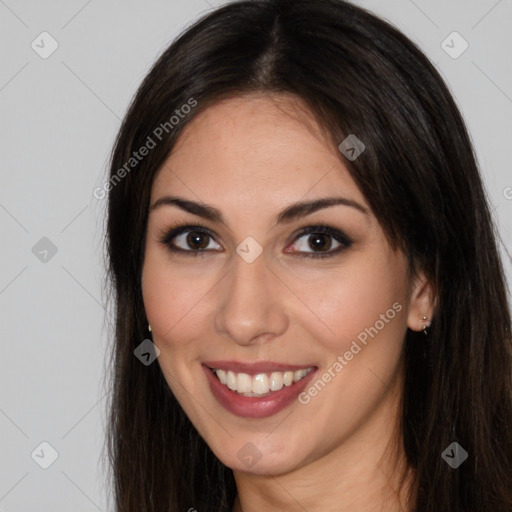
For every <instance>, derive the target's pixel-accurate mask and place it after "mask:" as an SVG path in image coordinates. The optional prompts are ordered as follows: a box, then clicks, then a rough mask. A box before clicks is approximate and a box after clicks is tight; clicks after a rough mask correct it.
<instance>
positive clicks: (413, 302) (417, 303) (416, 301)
mask: <svg viewBox="0 0 512 512" xmlns="http://www.w3.org/2000/svg"><path fill="white" fill-rule="evenodd" d="M435 302H436V301H435V293H434V287H433V286H432V284H431V283H430V281H429V280H428V279H427V278H426V277H425V275H424V274H423V273H422V272H420V273H418V274H417V275H416V276H415V277H414V279H413V283H412V286H411V291H410V297H409V307H408V312H407V327H409V329H411V330H413V331H421V330H423V326H424V325H425V326H427V327H428V326H429V325H430V323H431V322H432V317H433V315H434V311H435ZM423 317H427V319H426V320H423Z"/></svg>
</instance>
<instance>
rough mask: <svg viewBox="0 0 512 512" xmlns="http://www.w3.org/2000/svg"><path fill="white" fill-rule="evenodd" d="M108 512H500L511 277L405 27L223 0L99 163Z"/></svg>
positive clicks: (431, 74)
mask: <svg viewBox="0 0 512 512" xmlns="http://www.w3.org/2000/svg"><path fill="white" fill-rule="evenodd" d="M108 189H109V211H108V226H107V247H108V257H109V277H110V279H111V282H112V285H113V297H114V300H115V304H116V329H115V339H114V351H113V358H114V360H113V375H112V389H113V395H112V401H111V405H110V411H111V416H110V425H109V431H108V442H109V444H108V448H109V455H110V461H111V464H112V470H113V473H112V477H113V483H114V492H115V501H116V510H117V511H118V512H128V511H130V512H132V511H135V510H137V511H146V510H147V511H150V510H151V511H163V510H169V511H178V510H179V511H181V510H189V511H192V510H197V511H198V512H200V511H230V512H231V511H234V512H241V511H243V512H252V511H256V510H258V511H261V510H265V511H274V510H276V511H277V510H290V511H291V510H307V511H309V512H314V511H316V510H322V511H331V510H332V511H335V510H336V511H338V510H343V511H344V512H352V511H362V510H365V511H381V510H382V511H399V510H404V511H416V512H426V511H436V512H439V511H464V512H469V511H479V512H486V511H491V510H492V511H493V512H496V511H499V512H505V511H510V510H512V481H511V478H512V477H511V475H512V434H511V429H510V425H511V424H512V389H511V378H510V376H511V369H512V364H511V361H512V356H511V344H510V317H509V313H508V306H507V299H506V289H505V285H504V277H503V270H502V266H501V262H500V259H499V256H498V252H497V248H496V241H495V237H494V232H493V225H492V222H491V217H490V213H489V207H488V203H487V200H486V196H485V193H484V190H483V187H482V182H481V178H480V176H479V172H478V169H477V165H476V163H475V157H474V153H473V149H472V147H471V143H470V140H469V137H468V134H467V131H466V128H465V126H464V123H463V121H462V119H461V116H460V113H459V112H458V110H457V108H456V106H455V104H454V102H453V100H452V98H451V96H450V94H449V92H448V90H447V88H446V86H445V85H444V83H443V81H442V79H441V78H440V76H439V74H438V73H437V72H436V70H435V69H434V68H433V66H432V65H431V64H430V62H429V61H428V60H427V58H426V57H425V56H424V55H423V54H422V53H421V52H420V51H419V50H418V49H417V48H416V47H415V46H414V45H413V44H412V43H411V42H410V41H409V40H408V39H407V38H406V37H405V36H403V35H402V34H401V33H400V32H398V31H397V30H396V29H394V28H393V27H391V26H390V25H389V24H387V23H386V22H384V21H382V20H380V19H378V18H376V17H375V16H373V15H372V14H370V13H368V12H366V11H365V10H363V9H361V8H358V7H355V6H353V5H351V4H349V3H347V2H344V1H341V0H316V1H315V2H309V1H305V0H293V1H292V0H255V1H249V2H247V1H242V2H236V3H232V4H228V5H226V6H224V7H222V8H220V9H217V10H216V11H214V12H213V13H211V14H209V15H207V16H205V17H204V18H202V19H201V20H199V21H198V22H197V23H195V24H194V25H193V26H192V27H190V28H189V29H188V30H187V31H186V32H185V33H184V34H182V35H181V36H180V37H179V38H178V39H177V40H176V41H175V42H174V43H173V44H172V45H171V46H170V47H169V48H168V49H167V50H166V51H165V52H164V53H163V54H162V56H161V57H160V58H159V59H158V61H157V62H156V63H155V65H154V66H153V68H152V69H151V71H150V72H149V74H148V76H147V77H146V78H145V80H144V81H143V83H142V85H141V87H140V88H139V90H138V92H137V94H136V96H135V98H134V100H133V102H132V104H131V106H130V109H129V111H128V113H127V115H126V117H125V119H124V121H123V124H122V127H121V129H120V132H119V135H118V138H117V141H116V144H115V147H114V149H113V153H112V159H111V167H110V179H109V183H108Z"/></svg>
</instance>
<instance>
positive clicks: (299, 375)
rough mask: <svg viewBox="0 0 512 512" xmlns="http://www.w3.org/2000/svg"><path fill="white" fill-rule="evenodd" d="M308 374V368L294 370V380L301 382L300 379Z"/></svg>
mask: <svg viewBox="0 0 512 512" xmlns="http://www.w3.org/2000/svg"><path fill="white" fill-rule="evenodd" d="M306 374H307V370H297V371H296V372H293V382H299V380H300V379H302V377H304V376H305V375H306Z"/></svg>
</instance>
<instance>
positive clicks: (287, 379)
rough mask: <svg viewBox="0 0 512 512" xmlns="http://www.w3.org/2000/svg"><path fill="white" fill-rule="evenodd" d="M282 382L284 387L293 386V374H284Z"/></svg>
mask: <svg viewBox="0 0 512 512" xmlns="http://www.w3.org/2000/svg"><path fill="white" fill-rule="evenodd" d="M283 382H284V385H285V386H291V385H292V384H293V372H284V377H283Z"/></svg>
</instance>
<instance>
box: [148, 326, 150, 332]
mask: <svg viewBox="0 0 512 512" xmlns="http://www.w3.org/2000/svg"><path fill="white" fill-rule="evenodd" d="M148 331H149V332H151V325H149V324H148Z"/></svg>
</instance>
